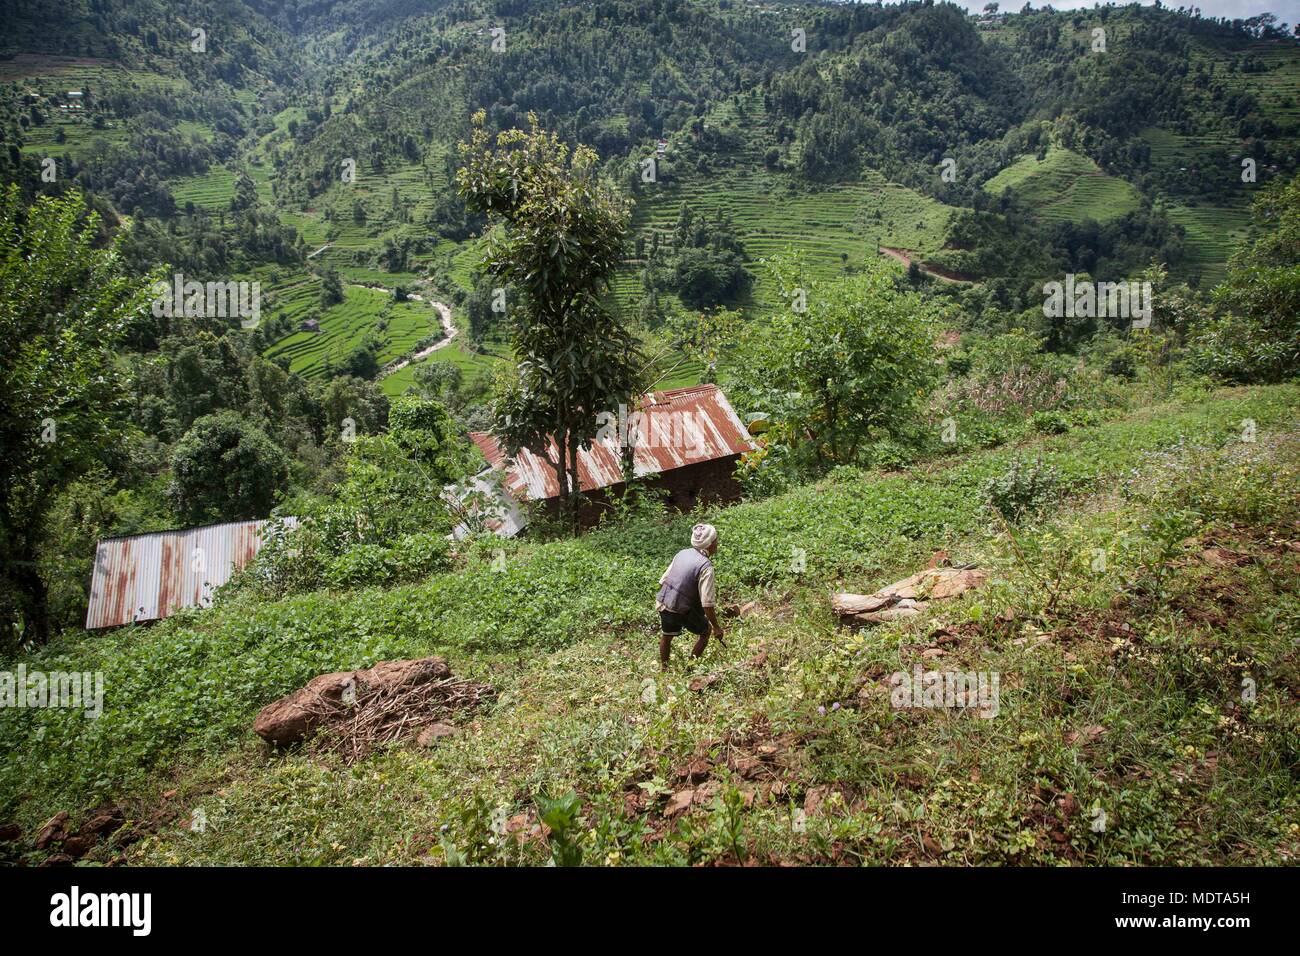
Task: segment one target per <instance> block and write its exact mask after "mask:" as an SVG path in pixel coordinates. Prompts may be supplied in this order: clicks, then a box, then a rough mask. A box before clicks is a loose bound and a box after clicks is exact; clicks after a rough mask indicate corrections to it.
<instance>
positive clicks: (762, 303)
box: [614, 170, 952, 315]
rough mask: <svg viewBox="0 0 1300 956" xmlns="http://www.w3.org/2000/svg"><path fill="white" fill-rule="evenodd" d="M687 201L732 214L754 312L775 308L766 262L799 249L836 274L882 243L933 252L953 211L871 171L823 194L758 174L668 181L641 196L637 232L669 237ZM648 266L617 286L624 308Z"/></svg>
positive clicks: (631, 269)
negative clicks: (749, 274)
mask: <svg viewBox="0 0 1300 956" xmlns="http://www.w3.org/2000/svg"><path fill="white" fill-rule="evenodd" d="M682 203H687V204H688V205H690V207H691V209H692V210H693V211H694V212H695V214H696V215H697V216H699V217H712V216H714V215H715V214H716V213H717V211H719V210H721V211H723V212H724V213H725V214H727V215H728V216H730V217H731V220H732V222H733V223H734V225H735V227H736V230H737V232H738V233H739V234H740V237H741V239H742V240H743V241H744V243H745V249H746V252H747V253H748V255H749V267H750V270H751V271H752V272H753V273H754V276H755V279H756V282H755V287H754V296H753V298H754V306H755V307H754V309H753V311H754V312H755V313H756V314H760V315H761V314H764V313H766V312H769V311H770V310H771V309H773V308H775V307H776V305H777V302H776V288H775V285H774V283H773V281H772V279H771V277H770V276H769V275H768V273H767V270H766V269H765V268H764V267H763V265H762V264H761V260H762V259H764V258H768V257H771V256H774V255H777V254H780V253H783V252H785V251H786V250H787V249H789V248H794V249H796V250H798V251H800V252H802V253H803V254H804V255H805V257H806V259H807V263H808V266H809V269H810V271H811V272H813V273H814V274H816V275H819V276H830V275H833V274H836V273H838V272H840V271H841V270H842V269H844V268H845V267H846V266H852V265H854V264H860V263H862V262H864V261H865V260H866V259H867V258H868V257H874V256H875V255H877V247H878V246H881V245H886V246H896V247H900V248H907V249H915V250H917V251H920V252H922V253H924V252H932V251H935V250H937V249H938V248H939V247H940V246H942V245H943V241H944V237H945V235H946V232H947V226H948V221H949V217H950V215H951V213H952V209H951V208H950V207H948V206H945V205H944V204H943V203H940V202H938V201H936V200H933V199H930V198H928V197H926V196H922V195H921V194H920V193H917V192H914V191H913V190H910V189H908V188H906V187H904V186H900V185H898V184H896V183H890V182H887V181H886V180H885V178H884V177H883V176H881V175H879V174H876V173H868V174H867V175H865V176H864V177H863V178H862V179H861V180H860V181H858V182H855V183H842V184H837V185H833V186H828V187H826V188H824V189H820V190H816V191H813V190H809V189H796V188H794V187H793V185H792V183H791V180H790V178H789V177H788V176H787V175H786V174H783V173H776V172H768V171H766V170H753V171H749V172H744V173H737V174H735V175H732V176H730V177H729V178H728V179H727V181H726V184H725V186H723V187H722V188H719V186H718V184H717V183H716V182H714V183H696V182H688V183H685V184H682V185H668V184H665V185H664V187H663V190H662V192H660V193H657V194H656V195H654V196H653V197H651V198H650V199H648V200H646V199H643V200H642V201H641V202H640V203H639V204H638V206H637V208H636V210H635V213H634V216H633V229H634V231H635V232H636V233H637V234H640V235H643V236H645V237H646V238H647V240H648V239H649V236H650V235H651V234H653V233H658V234H659V235H660V239H661V242H665V243H666V242H668V241H669V240H670V239H671V235H672V231H673V228H674V226H675V225H676V222H677V217H678V214H679V212H680V210H681V206H682ZM642 267H643V263H641V262H637V261H633V262H630V263H628V264H627V265H625V266H624V267H623V268H622V269H621V270H619V273H618V275H617V277H616V278H615V281H614V292H615V295H616V296H617V298H618V299H619V301H620V304H622V305H623V306H625V307H635V304H636V302H637V301H638V300H639V299H640V296H641V279H640V272H641V269H642Z"/></svg>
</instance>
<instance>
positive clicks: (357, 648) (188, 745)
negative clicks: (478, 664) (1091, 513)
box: [0, 386, 1300, 815]
mask: <svg viewBox="0 0 1300 956" xmlns="http://www.w3.org/2000/svg"><path fill="white" fill-rule="evenodd" d="M1298 404H1300V395H1298V394H1297V390H1296V389H1294V388H1292V387H1287V386H1279V387H1274V388H1268V389H1256V390H1250V391H1242V392H1241V393H1239V394H1232V395H1227V396H1221V397H1219V398H1218V399H1217V400H1216V401H1213V402H1208V403H1203V404H1199V405H1194V406H1189V407H1180V406H1172V407H1167V408H1162V409H1155V410H1151V411H1149V412H1143V413H1141V414H1138V415H1135V416H1133V417H1132V418H1130V419H1126V420H1123V421H1120V422H1114V423H1110V424H1106V425H1101V426H1095V427H1090V428H1083V429H1078V430H1075V431H1073V432H1071V433H1070V434H1067V435H1063V436H1056V437H1052V438H1047V439H1045V440H1043V441H1042V443H1041V444H1040V447H1039V449H1038V452H1039V454H1041V457H1042V460H1043V461H1044V462H1046V463H1048V464H1050V466H1051V467H1052V468H1054V469H1055V470H1056V472H1057V473H1058V474H1059V476H1060V488H1061V490H1062V491H1063V492H1064V493H1067V494H1079V493H1082V492H1087V491H1091V490H1094V489H1099V488H1101V487H1104V486H1105V485H1107V483H1109V482H1113V480H1114V478H1115V477H1116V476H1118V475H1120V474H1121V473H1123V472H1126V471H1128V470H1130V469H1134V468H1142V467H1143V466H1144V465H1146V464H1147V463H1149V462H1151V461H1152V460H1154V459H1153V456H1158V455H1159V454H1161V453H1162V451H1163V450H1165V449H1168V448H1170V447H1172V446H1175V445H1177V444H1178V443H1179V442H1183V443H1194V444H1204V445H1207V446H1211V447H1219V446H1223V445H1226V444H1231V443H1235V442H1238V441H1239V440H1240V436H1239V424H1238V423H1239V421H1240V420H1241V419H1243V418H1250V419H1251V420H1252V421H1254V422H1255V423H1256V425H1257V427H1258V428H1259V429H1261V430H1262V429H1266V428H1268V427H1270V426H1272V425H1275V424H1276V423H1278V422H1283V421H1290V420H1292V419H1293V418H1294V416H1295V410H1296V407H1297V405H1298ZM1016 455H1017V452H1016V451H1015V450H1013V449H1004V450H997V451H993V452H987V453H981V454H977V455H974V456H972V457H970V458H969V459H966V460H962V461H957V462H954V463H951V464H949V465H948V466H947V467H943V468H936V469H932V470H917V471H915V472H914V473H913V474H911V475H909V476H894V477H889V478H881V477H879V476H876V475H871V474H866V473H859V472H852V471H850V470H841V471H840V472H838V473H837V474H836V476H835V477H834V478H833V479H831V480H828V481H826V482H823V483H822V484H819V485H816V486H810V487H806V488H801V489H799V490H797V491H794V492H791V493H789V494H787V495H784V496H781V497H778V498H774V499H770V500H766V501H760V502H754V503H749V504H742V505H738V506H734V507H731V508H727V509H722V510H719V511H717V512H716V513H714V514H713V515H712V520H713V521H714V522H715V523H716V524H717V526H718V528H719V531H720V535H721V541H722V551H721V553H720V555H719V557H718V560H717V565H718V569H719V576H720V583H721V586H722V587H723V588H724V590H725V591H726V593H727V594H729V595H741V594H743V593H745V592H746V591H747V590H753V589H756V588H758V587H761V586H764V585H771V584H778V585H781V586H797V585H798V584H799V583H800V582H812V581H822V580H833V579H835V578H836V577H840V576H845V575H857V574H859V573H860V572H863V571H864V570H872V569H878V568H881V567H884V566H886V565H887V564H888V562H889V561H890V560H891V557H894V556H897V555H898V554H899V553H901V552H903V551H905V550H908V549H912V550H915V549H916V548H918V547H926V546H940V545H941V544H942V543H944V542H947V541H950V540H953V539H954V538H957V537H960V536H962V535H965V534H969V533H971V532H974V531H975V530H977V529H980V528H982V527H984V526H985V524H986V523H987V521H988V515H987V513H986V512H985V511H984V510H983V509H982V506H981V501H980V490H981V489H982V488H983V487H984V485H985V484H986V483H987V482H988V480H989V479H990V478H991V477H994V476H996V475H1000V474H1003V473H1004V472H1005V471H1006V469H1007V467H1008V464H1009V462H1010V461H1011V460H1013V459H1014V458H1015V457H1016ZM692 520H694V516H681V517H678V518H674V519H667V520H654V521H638V522H633V523H630V524H628V525H625V526H619V527H612V528H608V529H603V530H600V531H596V532H593V533H591V534H588V535H586V536H584V537H582V538H580V539H577V540H572V541H562V542H552V543H546V544H535V545H529V544H528V543H526V542H512V543H504V544H503V545H502V549H503V550H504V552H505V560H504V562H503V563H502V562H500V561H496V560H490V559H489V558H488V554H489V552H488V551H486V550H485V549H483V548H479V549H477V551H476V552H475V556H474V557H472V558H470V559H466V558H461V559H460V560H461V561H462V562H464V566H461V567H458V568H457V569H456V570H455V571H453V572H449V573H445V574H438V575H434V576H433V577H430V578H428V579H427V580H425V581H423V582H421V583H419V584H415V585H409V586H402V587H396V588H393V589H391V590H387V591H385V590H378V589H370V590H361V591H351V592H343V593H336V592H318V593H313V594H308V595H300V596H294V597H290V598H286V599H282V600H278V601H269V602H268V601H263V600H259V599H257V598H256V597H255V596H253V595H243V596H236V597H234V598H232V599H231V600H229V601H228V602H226V603H224V604H222V605H219V606H218V607H217V608H215V609H213V610H211V611H207V612H188V613H184V614H180V615H177V616H176V617H174V618H171V619H168V620H166V621H163V622H160V623H158V624H156V625H152V626H144V627H128V628H124V629H120V630H116V631H113V632H109V633H107V634H91V635H84V634H75V635H67V636H65V637H64V638H63V639H61V640H59V641H57V642H56V643H54V644H53V645H51V646H49V647H47V648H45V649H43V650H41V651H40V652H38V653H35V654H32V655H30V656H29V657H27V658H26V659H25V663H26V664H27V665H28V668H29V669H43V670H102V671H103V672H104V675H105V684H106V697H107V699H106V702H105V710H104V714H103V716H102V717H100V718H99V719H98V720H86V719H84V718H82V717H81V716H80V715H79V714H76V713H72V712H60V711H55V710H44V711H36V710H22V711H19V710H6V711H5V712H3V713H0V740H3V744H0V746H2V747H3V748H4V755H5V759H4V761H3V769H2V770H0V811H2V812H4V813H11V812H15V811H18V812H21V813H23V814H24V815H28V814H36V815H39V813H40V812H41V811H43V810H44V809H46V808H48V807H51V806H53V807H55V808H66V807H68V806H71V805H76V806H83V805H88V804H90V803H92V802H93V801H95V800H97V799H98V798H100V797H102V796H108V795H112V794H114V793H115V792H117V791H119V790H120V789H121V788H124V787H128V786H129V785H131V784H132V783H133V782H138V781H139V780H140V779H141V778H142V777H143V776H144V775H146V774H148V773H150V772H151V771H153V770H154V769H155V768H157V767H158V766H159V765H160V764H162V763H164V762H171V761H180V762H184V761H186V760H190V759H196V758H198V757H200V756H201V755H203V754H214V753H218V752H220V751H222V750H223V749H225V748H229V747H230V746H232V745H234V744H236V743H238V742H239V741H240V740H247V739H249V737H248V727H249V724H250V723H251V720H252V717H253V715H254V714H255V713H256V711H257V709H258V708H259V707H261V706H262V705H263V704H265V703H267V702H268V701H270V700H272V699H274V698H275V697H277V696H279V695H281V694H284V693H287V692H288V691H290V690H292V689H294V688H296V687H298V686H301V685H302V684H303V683H305V682H306V681H307V680H308V679H310V678H311V677H313V676H314V675H316V674H318V673H322V672H325V671H329V670H335V669H343V668H350V667H360V666H365V665H369V664H371V663H373V662H375V661H377V660H381V659H386V658H398V657H411V656H419V655H423V654H427V653H430V652H433V651H450V652H452V653H453V654H454V657H455V660H456V661H457V662H458V666H459V662H461V661H465V662H470V661H472V660H473V658H471V657H468V656H467V654H466V652H469V651H476V652H483V653H488V654H491V653H496V652H512V651H518V652H521V653H523V652H525V651H528V652H536V651H544V650H548V649H556V648H562V647H566V646H569V645H574V644H576V643H578V642H580V641H585V640H592V639H599V638H601V637H602V636H604V635H608V636H609V637H614V636H616V635H620V634H629V633H631V634H639V633H649V631H650V629H651V628H652V627H653V623H654V622H653V593H654V589H655V583H656V582H657V579H658V575H659V574H660V572H661V571H662V568H663V566H664V564H665V563H666V561H667V560H668V558H669V557H670V556H671V555H672V553H673V552H674V551H675V550H677V548H679V547H681V545H682V543H683V542H684V540H685V539H686V536H687V531H688V528H689V525H690V524H691V522H692ZM502 567H504V570H501V569H500V568H502ZM471 666H472V665H471ZM24 793H26V794H40V800H39V803H40V806H39V807H38V806H36V805H35V803H34V802H33V803H29V804H27V805H25V806H23V807H21V808H20V806H19V805H20V803H21V800H22V795H23V794H24Z"/></svg>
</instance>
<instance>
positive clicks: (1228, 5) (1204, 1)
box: [953, 0, 1300, 26]
mask: <svg viewBox="0 0 1300 956" xmlns="http://www.w3.org/2000/svg"><path fill="white" fill-rule="evenodd" d="M953 2H954V3H956V4H957V5H958V6H962V7H965V8H966V9H967V10H976V11H979V10H983V9H984V4H985V3H987V2H988V0H953ZM1031 2H1032V3H1033V5H1034V9H1036V10H1037V9H1039V8H1041V7H1046V6H1048V2H1047V0H1031ZM998 3H999V6H1000V7H1001V9H1002V12H1003V13H1008V12H1016V11H1019V10H1020V9H1021V8H1022V7H1023V6H1024V5H1025V0H998ZM1093 3H1094V0H1055V2H1054V3H1052V4H1051V7H1052V9H1054V10H1080V9H1085V8H1089V9H1090V8H1091V7H1092V6H1093ZM1142 4H1143V6H1150V3H1148V2H1147V0H1142ZM1165 6H1166V7H1168V8H1169V9H1171V10H1177V9H1178V8H1179V6H1184V7H1198V8H1199V9H1200V11H1201V16H1203V17H1227V18H1228V19H1229V20H1238V19H1241V20H1244V19H1246V18H1247V17H1253V16H1257V15H1258V14H1261V13H1272V14H1276V16H1277V18H1278V19H1279V20H1282V21H1284V22H1286V23H1289V24H1291V25H1292V26H1295V24H1296V22H1297V21H1300V0H1201V2H1199V3H1198V2H1193V0H1175V2H1173V3H1169V2H1166V3H1165Z"/></svg>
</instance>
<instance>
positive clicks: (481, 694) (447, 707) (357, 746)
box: [312, 677, 495, 764]
mask: <svg viewBox="0 0 1300 956" xmlns="http://www.w3.org/2000/svg"><path fill="white" fill-rule="evenodd" d="M494 693H495V691H494V690H493V689H492V687H491V686H490V685H488V684H480V683H477V682H475V681H472V680H467V679H465V678H463V677H447V678H444V679H442V680H434V681H426V682H424V683H418V684H414V685H407V686H404V687H398V688H390V687H381V688H379V689H377V690H373V691H370V692H366V691H364V690H360V691H357V692H356V694H355V697H353V698H349V697H347V696H345V698H344V702H343V704H342V705H341V706H340V705H333V704H329V703H326V702H323V701H321V702H318V703H317V704H315V705H313V709H312V713H313V714H314V715H315V716H316V717H317V718H319V720H320V724H321V729H320V732H319V733H317V735H316V738H315V740H314V742H313V749H315V750H316V751H317V752H318V753H330V754H336V755H338V756H339V757H341V758H342V759H343V762H344V763H347V764H352V763H354V762H355V761H357V760H360V759H362V758H363V757H365V756H366V755H367V754H369V753H371V752H372V751H373V750H375V749H376V748H379V747H382V746H384V745H386V744H391V743H393V742H395V741H397V740H400V739H401V738H403V737H408V736H410V735H411V734H413V733H415V732H417V731H418V730H420V728H422V727H425V726H427V725H429V724H433V723H437V722H439V721H443V720H445V719H446V718H447V717H448V716H449V715H451V714H452V713H454V712H456V711H459V710H467V709H468V710H472V709H474V708H476V707H478V706H479V705H480V704H482V703H483V702H485V701H487V700H490V699H491V698H492V697H493V695H494Z"/></svg>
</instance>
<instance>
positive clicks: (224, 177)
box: [167, 166, 236, 210]
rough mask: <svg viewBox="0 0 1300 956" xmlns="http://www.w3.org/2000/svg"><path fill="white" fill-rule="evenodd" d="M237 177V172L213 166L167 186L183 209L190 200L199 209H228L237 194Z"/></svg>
mask: <svg viewBox="0 0 1300 956" xmlns="http://www.w3.org/2000/svg"><path fill="white" fill-rule="evenodd" d="M235 179H236V177H235V174H234V173H233V172H231V171H230V170H229V169H227V168H226V167H224V166H213V167H212V168H211V169H209V170H208V171H207V172H206V173H204V174H202V175H201V176H187V177H185V178H184V179H174V180H172V181H171V182H170V183H168V184H167V188H168V190H169V191H170V192H171V194H172V198H173V199H175V200H176V205H177V206H179V207H180V208H181V209H184V208H185V205H186V203H190V202H192V203H194V205H195V206H196V207H198V208H199V209H207V210H218V209H226V208H229V206H230V200H231V199H232V198H234V195H235Z"/></svg>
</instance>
